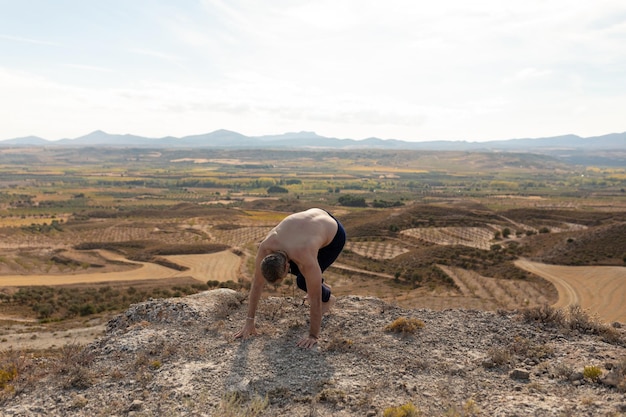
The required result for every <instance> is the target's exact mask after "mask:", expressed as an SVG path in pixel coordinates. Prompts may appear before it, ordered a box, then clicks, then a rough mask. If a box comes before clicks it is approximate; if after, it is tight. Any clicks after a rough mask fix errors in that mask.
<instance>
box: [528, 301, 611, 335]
mask: <svg viewBox="0 0 626 417" xmlns="http://www.w3.org/2000/svg"><path fill="white" fill-rule="evenodd" d="M521 314H522V317H523V319H524V320H525V321H526V322H529V323H536V324H540V325H547V326H553V327H558V328H561V329H563V330H564V331H566V332H573V331H576V332H579V333H583V334H593V335H598V336H600V337H601V338H602V340H604V341H605V342H607V343H612V344H619V343H622V342H623V340H622V339H621V336H620V333H619V331H618V330H617V329H615V328H614V327H612V326H610V325H608V324H605V323H602V322H601V321H600V320H599V319H598V318H597V317H593V316H591V315H589V313H588V312H587V311H585V310H584V309H583V308H581V307H580V306H579V305H572V306H569V307H568V309H567V310H566V311H565V310H562V309H556V308H554V307H551V306H548V305H543V306H539V307H533V308H528V309H524V310H522V313H521Z"/></svg>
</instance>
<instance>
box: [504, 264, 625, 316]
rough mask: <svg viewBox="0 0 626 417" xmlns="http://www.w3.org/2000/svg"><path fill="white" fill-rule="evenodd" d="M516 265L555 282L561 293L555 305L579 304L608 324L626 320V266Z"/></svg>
mask: <svg viewBox="0 0 626 417" xmlns="http://www.w3.org/2000/svg"><path fill="white" fill-rule="evenodd" d="M515 265H516V266H517V267H519V268H522V269H524V270H526V271H528V272H531V273H533V274H535V275H538V276H540V277H542V278H544V279H547V280H548V281H550V282H552V283H553V284H554V285H555V287H556V289H557V291H558V292H559V300H558V301H557V302H556V304H554V306H555V307H559V308H560V307H567V306H569V305H572V304H578V305H580V306H581V307H582V308H583V309H585V310H588V311H589V312H590V313H591V314H595V315H597V316H598V317H599V318H600V319H601V320H602V321H605V322H607V323H610V322H613V321H619V322H622V323H626V268H624V267H619V266H561V265H548V264H542V263H539V262H532V261H529V260H528V259H519V260H517V261H515Z"/></svg>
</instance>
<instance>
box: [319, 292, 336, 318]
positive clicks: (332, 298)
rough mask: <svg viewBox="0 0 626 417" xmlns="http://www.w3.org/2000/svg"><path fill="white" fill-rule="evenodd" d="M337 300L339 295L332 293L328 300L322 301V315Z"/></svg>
mask: <svg viewBox="0 0 626 417" xmlns="http://www.w3.org/2000/svg"><path fill="white" fill-rule="evenodd" d="M336 302H337V297H335V296H334V295H331V296H330V298H329V299H328V301H327V302H325V303H322V316H323V315H324V314H326V313H328V312H329V311H330V309H331V308H333V306H334V305H335V303H336Z"/></svg>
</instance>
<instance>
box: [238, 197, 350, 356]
mask: <svg viewBox="0 0 626 417" xmlns="http://www.w3.org/2000/svg"><path fill="white" fill-rule="evenodd" d="M345 243H346V232H345V230H344V228H343V226H342V225H341V223H339V221H338V220H337V219H335V218H334V217H333V216H332V215H331V214H330V213H328V212H327V211H325V210H322V209H319V208H312V209H309V210H306V211H302V212H299V213H294V214H291V215H289V216H287V217H285V218H284V219H283V220H282V221H281V222H280V223H279V224H278V225H277V226H276V227H274V228H273V229H272V230H271V231H270V232H269V234H268V235H267V236H266V237H265V239H263V241H262V242H261V245H260V246H259V250H258V252H257V256H256V261H255V267H254V278H253V280H252V288H251V289H250V297H249V298H250V299H249V304H248V317H247V318H246V324H245V325H244V326H243V328H242V329H241V330H240V331H238V332H237V333H235V338H244V339H245V338H247V337H249V336H252V335H256V334H257V332H256V328H255V325H254V316H255V314H256V309H257V305H258V303H259V298H260V297H261V292H262V291H263V286H264V284H265V281H267V282H270V283H279V282H280V281H281V280H282V279H283V278H285V276H287V273H289V272H291V273H292V274H294V275H296V283H297V284H298V288H300V289H302V290H304V291H306V293H307V298H308V300H309V303H310V328H309V334H308V336H305V337H303V338H302V339H300V341H299V342H298V343H297V346H299V347H302V348H305V349H309V348H311V347H313V346H315V344H316V343H317V339H318V338H319V334H320V330H321V325H322V315H323V314H324V313H326V312H327V311H328V310H329V309H330V307H332V305H333V304H334V303H335V301H336V300H335V296H333V295H331V293H330V287H329V286H328V285H326V284H324V280H323V278H322V272H324V271H325V270H326V268H328V267H329V266H330V265H331V264H332V263H333V262H334V261H335V259H337V257H338V256H339V254H340V253H341V251H342V249H343V246H344V244H345Z"/></svg>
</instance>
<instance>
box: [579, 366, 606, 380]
mask: <svg viewBox="0 0 626 417" xmlns="http://www.w3.org/2000/svg"><path fill="white" fill-rule="evenodd" d="M601 375H602V369H600V368H599V367H597V366H585V369H583V376H584V377H585V379H590V380H592V381H597V380H598V379H599V378H600V376H601Z"/></svg>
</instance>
